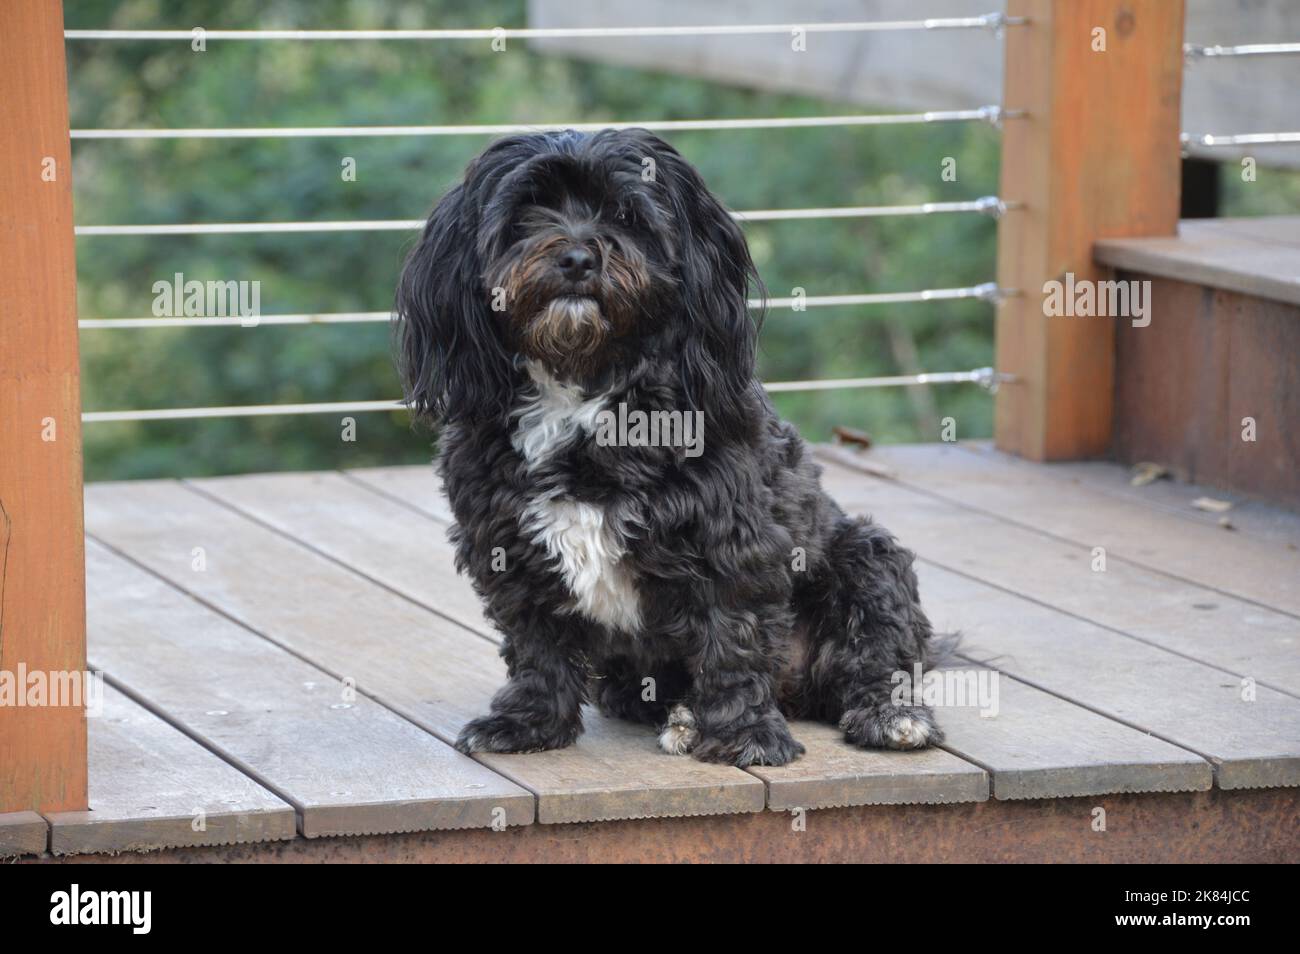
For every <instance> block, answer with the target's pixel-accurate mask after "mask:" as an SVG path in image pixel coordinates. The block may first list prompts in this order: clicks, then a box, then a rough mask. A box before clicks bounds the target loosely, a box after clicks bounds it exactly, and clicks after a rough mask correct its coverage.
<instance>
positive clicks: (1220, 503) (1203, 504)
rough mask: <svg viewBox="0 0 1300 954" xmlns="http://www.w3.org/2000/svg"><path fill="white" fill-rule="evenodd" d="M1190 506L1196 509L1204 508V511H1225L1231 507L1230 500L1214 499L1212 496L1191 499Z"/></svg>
mask: <svg viewBox="0 0 1300 954" xmlns="http://www.w3.org/2000/svg"><path fill="white" fill-rule="evenodd" d="M1192 506H1193V507H1195V508H1196V509H1197V510H1204V511H1205V512H1206V513H1227V512H1228V511H1229V510H1231V509H1232V501H1231V500H1216V499H1214V498H1213V497H1197V498H1196V499H1195V500H1193V501H1192Z"/></svg>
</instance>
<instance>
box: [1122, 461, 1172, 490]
mask: <svg viewBox="0 0 1300 954" xmlns="http://www.w3.org/2000/svg"><path fill="white" fill-rule="evenodd" d="M1168 476H1169V470H1168V469H1167V468H1166V467H1165V466H1164V465H1162V464H1153V463H1152V462H1151V461H1149V460H1148V461H1143V462H1142V463H1140V464H1134V465H1133V478H1132V479H1131V480H1130V481H1129V484H1130V485H1132V486H1134V487H1145V486H1146V485H1147V484H1149V483H1151V482H1153V481H1156V480H1159V479H1160V478H1161V477H1168Z"/></svg>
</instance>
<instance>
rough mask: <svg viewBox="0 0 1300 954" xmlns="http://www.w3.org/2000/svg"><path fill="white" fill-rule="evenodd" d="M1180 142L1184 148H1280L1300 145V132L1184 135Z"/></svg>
mask: <svg viewBox="0 0 1300 954" xmlns="http://www.w3.org/2000/svg"><path fill="white" fill-rule="evenodd" d="M1179 140H1180V141H1181V142H1182V144H1183V147H1184V148H1186V147H1188V146H1280V145H1286V144H1289V143H1300V131H1296V132H1262V133H1230V134H1226V135H1214V134H1211V133H1183V134H1182V136H1180V137H1179Z"/></svg>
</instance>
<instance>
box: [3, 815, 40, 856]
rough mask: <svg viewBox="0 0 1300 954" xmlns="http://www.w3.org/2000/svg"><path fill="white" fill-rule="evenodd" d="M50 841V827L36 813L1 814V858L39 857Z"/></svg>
mask: <svg viewBox="0 0 1300 954" xmlns="http://www.w3.org/2000/svg"><path fill="white" fill-rule="evenodd" d="M49 839H50V826H49V824H48V823H47V822H46V821H45V819H44V818H42V817H41V816H40V815H39V814H38V813H36V812H5V813H4V814H0V858H13V857H15V856H17V855H39V854H41V852H43V851H45V848H46V845H47V844H48V843H49Z"/></svg>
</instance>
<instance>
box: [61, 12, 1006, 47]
mask: <svg viewBox="0 0 1300 954" xmlns="http://www.w3.org/2000/svg"><path fill="white" fill-rule="evenodd" d="M1026 22H1028V18H1026V17H1009V16H1007V15H1006V14H1004V13H1000V12H995V13H986V14H983V15H981V16H974V17H931V18H928V19H924V20H874V21H838V22H824V23H759V24H700V25H681V26H624V27H490V28H478V29H464V30H208V29H204V28H201V27H200V28H193V29H189V30H64V31H63V36H64V39H67V40H116V41H126V40H185V41H190V40H193V39H194V38H195V36H196V35H197V34H196V30H202V36H203V37H204V39H208V40H226V41H229V40H235V41H249V40H260V41H271V40H304V41H356V40H496V39H505V40H561V39H574V40H577V39H617V38H621V37H625V38H635V37H683V36H761V35H770V34H789V33H791V32H792V31H795V30H800V31H802V32H804V33H892V32H898V31H906V30H990V31H993V32H995V33H997V32H1000V31H1001V30H1002V29H1004V28H1005V27H1009V26H1021V25H1022V24H1024V23H1026Z"/></svg>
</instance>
